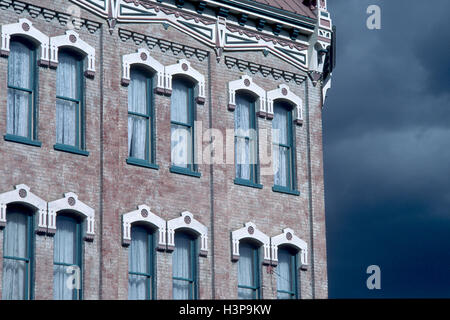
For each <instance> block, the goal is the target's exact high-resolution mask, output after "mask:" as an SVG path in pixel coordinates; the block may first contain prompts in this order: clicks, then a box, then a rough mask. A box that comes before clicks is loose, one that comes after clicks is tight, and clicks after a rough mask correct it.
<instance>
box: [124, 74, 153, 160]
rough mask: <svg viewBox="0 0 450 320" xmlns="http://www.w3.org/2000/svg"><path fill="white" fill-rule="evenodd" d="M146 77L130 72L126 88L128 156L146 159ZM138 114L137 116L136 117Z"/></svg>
mask: <svg viewBox="0 0 450 320" xmlns="http://www.w3.org/2000/svg"><path fill="white" fill-rule="evenodd" d="M147 99H148V97H147V77H146V76H145V75H144V74H143V73H141V72H138V71H136V70H131V82H130V86H129V87H128V111H129V112H132V113H134V114H128V156H129V157H132V158H137V159H143V160H148V159H146V150H147V148H146V147H147V127H148V121H149V119H148V118H147V114H148V110H147ZM136 113H137V114H139V115H141V116H139V115H136Z"/></svg>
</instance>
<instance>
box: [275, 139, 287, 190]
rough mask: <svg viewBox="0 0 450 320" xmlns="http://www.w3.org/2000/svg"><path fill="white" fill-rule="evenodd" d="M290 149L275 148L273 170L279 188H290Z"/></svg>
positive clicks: (276, 146)
mask: <svg viewBox="0 0 450 320" xmlns="http://www.w3.org/2000/svg"><path fill="white" fill-rule="evenodd" d="M289 155H290V152H289V149H288V148H286V147H280V146H278V145H274V146H273V160H274V163H273V168H274V173H275V176H274V183H275V185H277V186H283V187H289V183H290V182H289V168H290V165H289Z"/></svg>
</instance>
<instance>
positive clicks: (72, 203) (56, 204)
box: [48, 192, 95, 241]
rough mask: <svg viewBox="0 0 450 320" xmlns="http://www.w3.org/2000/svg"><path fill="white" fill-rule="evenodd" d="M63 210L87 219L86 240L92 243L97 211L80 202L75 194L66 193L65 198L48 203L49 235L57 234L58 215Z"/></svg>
mask: <svg viewBox="0 0 450 320" xmlns="http://www.w3.org/2000/svg"><path fill="white" fill-rule="evenodd" d="M63 210H70V211H72V212H75V213H77V214H78V215H80V216H81V217H82V218H83V219H86V222H87V223H86V234H85V237H84V239H85V240H86V241H92V240H93V239H94V235H95V210H94V209H92V208H91V207H89V206H88V205H87V204H85V203H84V202H82V201H80V200H78V195H76V194H75V193H73V192H67V193H64V197H63V198H61V199H58V200H55V201H51V202H49V203H48V234H51V235H52V234H55V233H56V215H57V214H58V213H59V212H60V211H63Z"/></svg>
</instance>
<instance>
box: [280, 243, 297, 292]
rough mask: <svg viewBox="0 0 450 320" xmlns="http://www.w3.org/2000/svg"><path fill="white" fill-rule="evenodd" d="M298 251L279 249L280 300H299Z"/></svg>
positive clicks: (286, 248) (287, 248)
mask: <svg viewBox="0 0 450 320" xmlns="http://www.w3.org/2000/svg"><path fill="white" fill-rule="evenodd" d="M297 260H298V259H297V251H296V250H294V249H292V248H289V247H286V246H284V247H281V248H279V249H278V266H277V268H276V274H277V297H278V299H298V288H297V278H298V273H297Z"/></svg>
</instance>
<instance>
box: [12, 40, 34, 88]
mask: <svg viewBox="0 0 450 320" xmlns="http://www.w3.org/2000/svg"><path fill="white" fill-rule="evenodd" d="M30 57H31V50H30V49H29V48H28V47H27V46H26V45H25V44H23V43H21V42H18V41H11V43H10V54H9V58H8V85H10V86H15V87H20V88H23V89H31V79H30V70H31V65H30V60H31V59H30Z"/></svg>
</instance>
